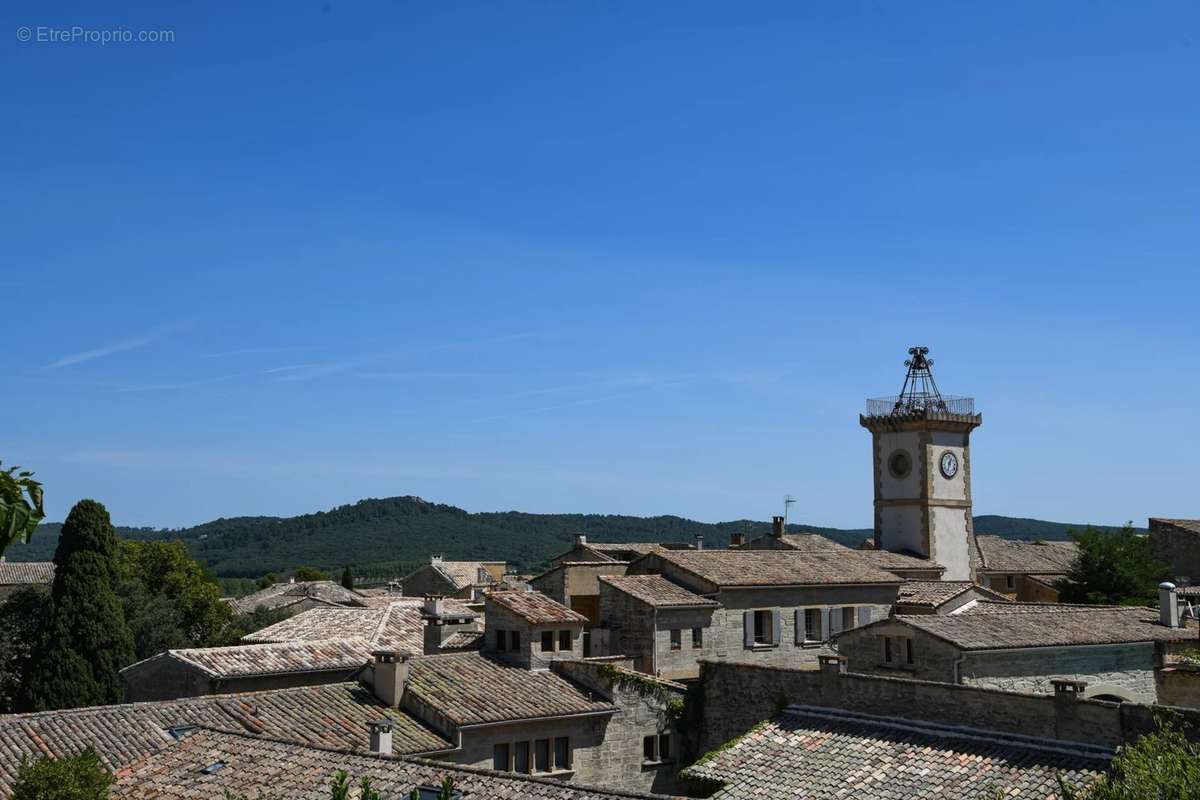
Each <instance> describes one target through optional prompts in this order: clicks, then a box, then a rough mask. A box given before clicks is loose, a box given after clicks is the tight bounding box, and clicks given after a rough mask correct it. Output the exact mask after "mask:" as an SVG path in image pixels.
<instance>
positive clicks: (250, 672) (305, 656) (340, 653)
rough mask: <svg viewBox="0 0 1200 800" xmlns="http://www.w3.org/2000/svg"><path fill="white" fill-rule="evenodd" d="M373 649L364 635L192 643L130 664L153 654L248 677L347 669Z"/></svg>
mask: <svg viewBox="0 0 1200 800" xmlns="http://www.w3.org/2000/svg"><path fill="white" fill-rule="evenodd" d="M373 649H375V648H374V647H372V645H371V643H370V642H369V641H367V640H366V639H318V640H315V641H308V642H273V643H271V644H242V645H235V646H234V647H191V648H185V649H181V650H168V651H166V652H165V653H159V654H158V655H156V656H151V657H150V658H148V659H145V660H143V661H139V662H137V663H136V664H130V665H129V666H128V667H125V669H123V670H121V671H122V672H124V671H125V670H129V669H134V668H135V667H138V666H139V665H141V664H145V663H146V662H147V661H150V660H152V659H156V658H173V659H177V660H179V661H182V662H184V663H186V664H190V665H192V666H194V667H196V668H197V669H199V670H200V671H201V672H203V673H204V674H206V675H208V676H210V677H212V678H249V677H253V676H256V675H281V674H287V673H294V672H326V671H335V670H336V671H347V672H348V671H350V670H353V669H356V668H358V667H362V666H364V665H366V664H367V662H369V661H370V660H371V651H372V650H373Z"/></svg>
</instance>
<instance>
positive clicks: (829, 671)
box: [817, 656, 846, 675]
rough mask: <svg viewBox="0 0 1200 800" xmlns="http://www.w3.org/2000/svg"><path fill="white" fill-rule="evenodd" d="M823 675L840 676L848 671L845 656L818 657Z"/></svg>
mask: <svg viewBox="0 0 1200 800" xmlns="http://www.w3.org/2000/svg"><path fill="white" fill-rule="evenodd" d="M817 662H818V663H819V664H820V667H821V674H823V675H840V674H842V673H843V672H845V671H846V657H845V656H817Z"/></svg>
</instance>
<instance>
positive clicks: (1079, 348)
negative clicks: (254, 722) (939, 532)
mask: <svg viewBox="0 0 1200 800" xmlns="http://www.w3.org/2000/svg"><path fill="white" fill-rule="evenodd" d="M254 5H256V6H257V7H256V8H254V9H250V8H245V7H243V5H242V4H232V3H230V4H224V5H222V4H220V3H174V2H155V3H147V4H144V5H133V4H121V3H105V4H99V5H97V4H94V3H86V4H70V3H61V4H56V6H57V7H56V8H54V9H50V8H47V7H45V4H41V3H21V2H18V3H10V4H6V5H5V8H4V10H3V11H0V16H3V20H4V28H3V30H0V34H3V41H4V46H3V47H2V48H0V58H2V59H3V63H2V66H3V75H4V76H5V79H4V81H3V84H0V85H2V87H3V88H2V89H0V100H2V102H3V111H4V113H3V116H4V119H5V124H4V125H3V126H0V165H2V168H3V175H4V180H3V183H2V185H0V204H2V205H0V220H2V221H0V226H3V227H2V228H0V230H2V231H3V242H4V248H3V251H2V252H3V268H2V269H0V291H3V292H4V296H5V299H6V302H5V315H4V320H5V339H6V345H7V346H6V348H5V349H6V352H7V356H6V358H5V368H4V369H3V371H2V373H0V397H3V408H4V411H5V414H4V416H5V420H6V422H5V426H4V427H5V430H4V435H3V438H2V442H3V444H2V446H0V448H2V449H0V458H3V459H4V461H5V462H6V463H19V464H22V465H25V466H29V467H32V468H34V469H35V470H36V471H37V473H38V475H39V477H40V478H42V479H43V480H44V481H45V483H46V485H47V497H48V500H49V512H50V517H51V518H55V519H61V518H62V517H63V516H64V515H65V513H66V511H67V510H68V509H69V507H70V505H71V504H72V503H74V502H75V501H76V500H78V499H80V498H83V497H89V496H90V497H95V498H97V499H100V500H102V501H103V502H105V503H107V504H108V506H109V508H110V510H111V511H112V513H113V516H114V518H115V519H116V520H117V521H119V522H121V523H125V524H137V525H166V526H179V525H186V524H192V523H196V522H200V521H203V520H207V519H211V518H215V517H218V516H233V515H241V514H295V513H303V512H307V511H312V510H316V509H320V508H327V507H330V506H334V505H339V504H342V503H347V502H352V501H354V500H356V499H358V498H360V497H364V496H376V497H378V496H390V495H399V494H417V495H421V496H423V497H425V498H427V499H431V500H436V501H441V502H447V503H452V504H455V505H459V506H462V507H465V508H467V509H468V510H473V511H479V510H503V509H518V510H525V511H540V512H565V511H580V512H611V513H632V514H659V513H670V514H679V515H682V516H687V517H692V518H696V519H702V520H722V519H734V518H742V517H750V518H759V519H764V518H767V517H769V516H770V515H771V514H773V513H778V512H779V510H780V506H781V498H782V496H783V495H784V494H785V493H791V494H793V495H795V496H796V498H797V499H798V501H799V503H798V506H797V507H795V508H794V509H793V512H792V516H793V519H800V520H804V521H809V522H813V523H820V524H828V525H837V526H845V527H850V526H855V527H857V526H863V527H865V526H869V525H870V524H871V519H872V514H871V469H870V451H869V437H868V434H867V433H866V432H865V431H864V430H862V429H861V428H859V426H858V421H857V414H858V413H859V410H860V407H861V403H862V400H863V399H864V398H866V397H869V396H879V395H886V394H891V393H895V392H896V391H897V390H898V389H899V386H900V382H901V380H902V377H903V366H902V362H903V359H904V357H905V349H906V348H907V347H908V346H909V345H911V344H925V345H928V346H929V347H931V348H932V355H933V357H934V359H935V373H936V375H937V377H938V380H939V382H940V384H941V386H942V388H943V390H944V391H946V392H948V393H954V394H970V395H974V396H975V397H976V398H977V404H978V407H979V408H980V409H981V410H982V412H983V414H984V424H983V426H982V427H981V428H980V429H979V430H978V431H977V432H976V434H975V436H974V439H973V463H972V472H973V478H974V489H975V509H976V512H977V513H999V514H1010V515H1016V516H1031V517H1041V518H1047V519H1055V520H1065V521H1094V522H1103V523H1119V522H1122V521H1124V520H1127V519H1134V520H1138V521H1139V522H1140V524H1145V523H1144V520H1145V518H1146V517H1147V516H1149V515H1157V516H1192V517H1200V492H1198V491H1197V486H1200V459H1197V458H1196V453H1197V452H1198V451H1200V447H1198V446H1197V445H1200V429H1198V428H1197V426H1196V422H1195V415H1196V402H1197V398H1198V397H1200V355H1198V353H1200V324H1198V323H1197V309H1198V308H1200V306H1198V304H1197V297H1200V269H1198V267H1200V257H1198V256H1200V250H1198V248H1197V237H1198V234H1200V225H1198V219H1197V212H1198V210H1200V158H1198V157H1197V142H1200V81H1197V75H1198V74H1200V6H1197V5H1196V4H1195V3H1190V2H1175V3H1144V4H1143V3H1139V4H1126V3H1053V4H1047V3H1005V4H982V3H975V4H965V3H920V4H914V3H906V4H896V3H820V4H818V3H810V4H795V3H780V4H767V3H738V4H730V3H713V4H701V3H690V2H689V3H686V4H684V3H679V4H671V3H654V4H650V3H634V2H613V3H584V2H558V3H550V2H536V3H516V2H504V3H454V2H447V3H416V2H395V3H386V4H378V5H371V4H350V3H343V2H328V3H320V2H316V3H296V2H280V3H275V4H254ZM21 26H28V27H30V28H31V29H32V30H34V31H36V30H37V29H38V28H39V27H46V28H70V27H71V26H80V27H81V28H85V29H89V30H101V29H113V28H124V29H127V30H132V31H138V30H171V31H173V32H174V42H173V43H158V44H149V43H145V44H142V43H110V44H108V45H102V44H94V43H87V42H46V41H40V42H39V41H36V40H35V41H30V42H19V41H17V36H16V35H14V32H15V31H17V30H18V29H19V28H20V27H21Z"/></svg>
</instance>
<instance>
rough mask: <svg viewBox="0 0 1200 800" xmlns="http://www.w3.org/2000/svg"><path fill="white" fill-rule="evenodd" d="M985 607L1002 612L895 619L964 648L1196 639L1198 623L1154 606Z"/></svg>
mask: <svg viewBox="0 0 1200 800" xmlns="http://www.w3.org/2000/svg"><path fill="white" fill-rule="evenodd" d="M979 605H980V606H988V607H992V608H994V609H998V610H996V611H995V613H988V612H987V611H981V610H979V607H978V606H976V607H975V608H974V609H972V610H971V611H969V612H967V613H963V614H948V615H941V614H930V615H919V616H917V615H914V616H903V615H898V616H895V617H892V618H891V620H890V621H895V622H903V623H905V624H908V625H911V626H913V627H914V628H917V629H919V630H923V631H925V632H926V633H929V634H931V635H933V636H936V637H937V638H939V639H942V640H944V641H947V642H950V643H951V644H953V645H955V646H956V647H959V648H961V649H963V650H995V649H997V648H1010V647H1055V646H1065V645H1089V644H1121V643H1125V642H1152V641H1183V640H1187V639H1195V638H1196V625H1195V624H1194V623H1193V624H1191V625H1189V626H1188V627H1187V628H1168V627H1165V626H1163V625H1160V624H1159V622H1158V612H1157V611H1156V610H1154V609H1152V608H1138V607H1121V608H1112V607H1101V608H1095V607H1093V608H1084V607H1079V606H1068V607H1067V609H1053V610H1051V609H1044V610H1032V609H1031V610H1028V611H1024V612H1013V611H1012V610H1011V609H1005V608H1004V606H1005V605H1006V604H1004V603H987V604H985V603H980V604H979ZM1014 605H1015V604H1014Z"/></svg>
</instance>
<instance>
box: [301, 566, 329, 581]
mask: <svg viewBox="0 0 1200 800" xmlns="http://www.w3.org/2000/svg"><path fill="white" fill-rule="evenodd" d="M296 580H297V581H327V580H329V576H328V575H326V574H325V573H324V572H321V570H319V569H317V568H316V567H300V568H299V569H297V570H296Z"/></svg>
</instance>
